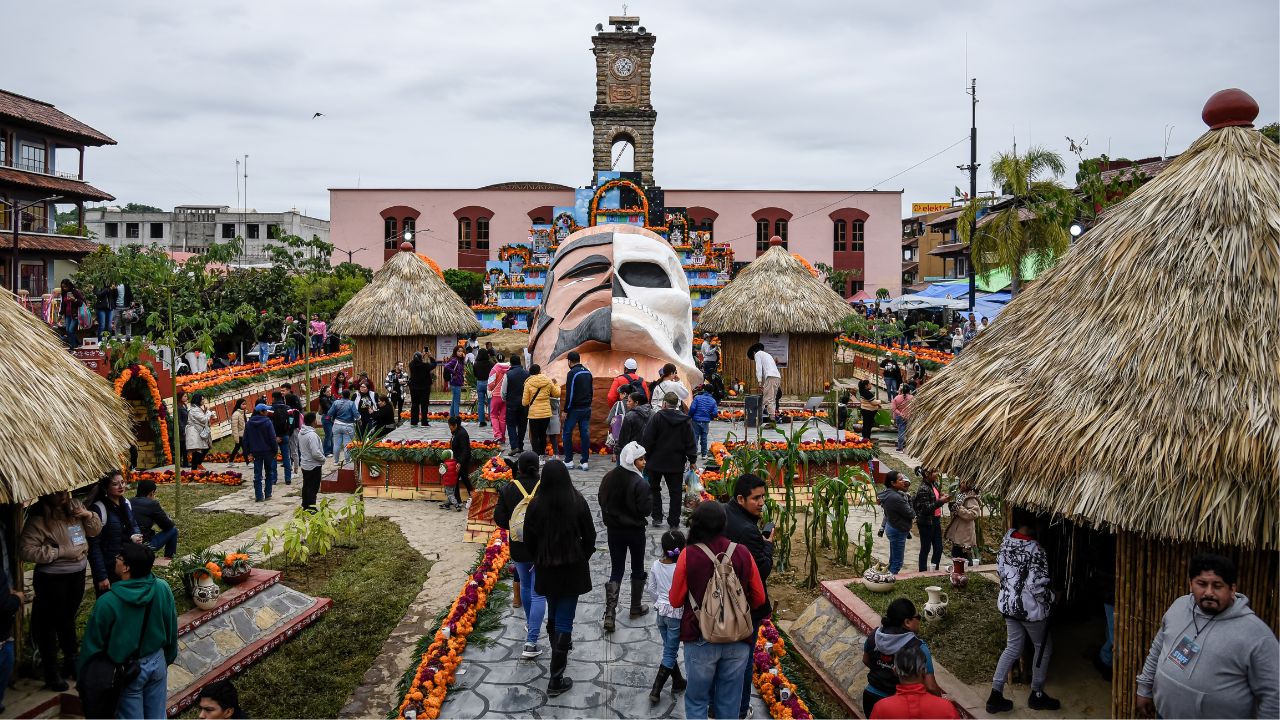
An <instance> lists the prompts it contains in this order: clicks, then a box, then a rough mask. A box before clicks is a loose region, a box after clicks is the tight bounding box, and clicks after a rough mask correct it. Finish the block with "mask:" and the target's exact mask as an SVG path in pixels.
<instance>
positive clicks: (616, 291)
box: [609, 278, 627, 298]
mask: <svg viewBox="0 0 1280 720" xmlns="http://www.w3.org/2000/svg"><path fill="white" fill-rule="evenodd" d="M609 282H610V283H612V285H613V296H614V297H616V298H624V297H626V296H627V289H626V288H624V287H622V283H618V282H613V278H610V279H609Z"/></svg>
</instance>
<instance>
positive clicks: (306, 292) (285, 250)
mask: <svg viewBox="0 0 1280 720" xmlns="http://www.w3.org/2000/svg"><path fill="white" fill-rule="evenodd" d="M275 240H276V242H275V243H272V244H271V245H268V246H267V252H268V253H269V254H270V255H271V259H272V262H273V263H274V265H275V267H276V268H278V269H281V270H283V271H284V272H285V273H286V274H287V275H289V276H290V277H291V279H292V280H291V281H292V282H293V283H295V287H299V286H300V290H301V292H300V295H301V300H302V305H303V308H302V309H303V312H302V319H301V323H302V327H303V331H304V332H303V335H302V338H301V339H302V358H303V368H304V369H305V373H306V384H305V385H304V386H303V394H302V402H303V407H311V342H310V339H309V338H308V337H307V335H306V333H305V330H306V328H307V323H308V322H310V320H311V315H312V304H313V303H314V302H316V301H317V300H319V298H320V297H321V295H320V292H321V289H322V288H321V285H320V284H319V283H318V282H317V279H318V278H321V277H324V276H327V275H329V274H330V272H331V271H332V265H331V264H330V261H329V258H330V257H332V255H333V243H329V242H325V241H324V240H321V239H320V237H319V236H317V235H312V236H311V239H310V240H304V239H303V238H300V237H298V236H297V235H283V234H279V235H277V236H276V238H275ZM282 339H283V340H284V341H285V342H289V341H290V339H289V338H287V337H286V338H282Z"/></svg>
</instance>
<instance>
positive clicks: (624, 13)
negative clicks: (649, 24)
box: [622, 3, 627, 17]
mask: <svg viewBox="0 0 1280 720" xmlns="http://www.w3.org/2000/svg"><path fill="white" fill-rule="evenodd" d="M622 16H623V17H626V16H627V4H626V3H622Z"/></svg>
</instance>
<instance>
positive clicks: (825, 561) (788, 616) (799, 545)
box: [769, 512, 860, 620]
mask: <svg viewBox="0 0 1280 720" xmlns="http://www.w3.org/2000/svg"><path fill="white" fill-rule="evenodd" d="M805 515H806V513H805V512H800V513H797V515H796V532H795V534H794V535H792V536H791V565H790V567H788V568H787V570H785V571H782V572H779V571H776V570H775V571H774V572H773V574H771V575H770V576H769V599H770V600H772V601H773V606H774V614H775V616H776V617H777V618H778V619H779V620H795V619H796V618H797V617H799V615H800V613H802V612H804V609H805V608H806V607H808V606H809V603H811V602H813V601H814V600H815V599H817V597H818V596H819V595H821V594H822V593H821V591H820V590H819V587H820V584H821V583H822V581H823V580H837V579H840V578H848V577H854V576H857V575H860V572H859V571H857V570H855V568H854V567H853V566H852V565H840V564H838V563H837V562H836V560H835V548H834V547H830V548H824V547H821V546H819V548H818V583H819V586H815V587H813V588H806V587H804V581H805V578H806V577H807V576H808V568H809V565H808V563H809V556H808V544H807V543H805V539H804V521H805ZM852 542H853V540H852V538H851V539H850V543H852ZM849 554H850V555H852V554H853V548H852V545H851V546H850V548H849Z"/></svg>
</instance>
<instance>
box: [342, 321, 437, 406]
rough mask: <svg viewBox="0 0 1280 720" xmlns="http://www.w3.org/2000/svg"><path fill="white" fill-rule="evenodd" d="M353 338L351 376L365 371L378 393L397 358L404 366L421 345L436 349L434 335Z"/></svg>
mask: <svg viewBox="0 0 1280 720" xmlns="http://www.w3.org/2000/svg"><path fill="white" fill-rule="evenodd" d="M352 340H354V341H355V347H354V348H353V350H352V355H351V373H352V375H353V376H356V375H359V374H360V373H362V372H364V373H368V374H369V379H370V380H371V381H373V384H374V387H373V388H372V389H373V390H374V391H376V392H377V393H378V394H379V395H381V394H382V393H383V392H385V389H384V388H383V385H382V383H383V382H384V381H385V380H386V379H387V373H389V372H391V369H392V368H393V367H395V365H396V363H397V362H403V363H404V364H405V367H406V368H407V367H408V365H409V361H410V360H412V359H413V354H414V353H415V352H420V351H421V350H422V348H424V347H426V348H430V350H431V352H432V353H435V350H436V336H435V335H407V336H403V337H357V338H352ZM436 375H437V379H436V385H435V389H437V390H438V389H439V388H440V384H439V377H438V375H439V373H436ZM353 389H354V388H353Z"/></svg>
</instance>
